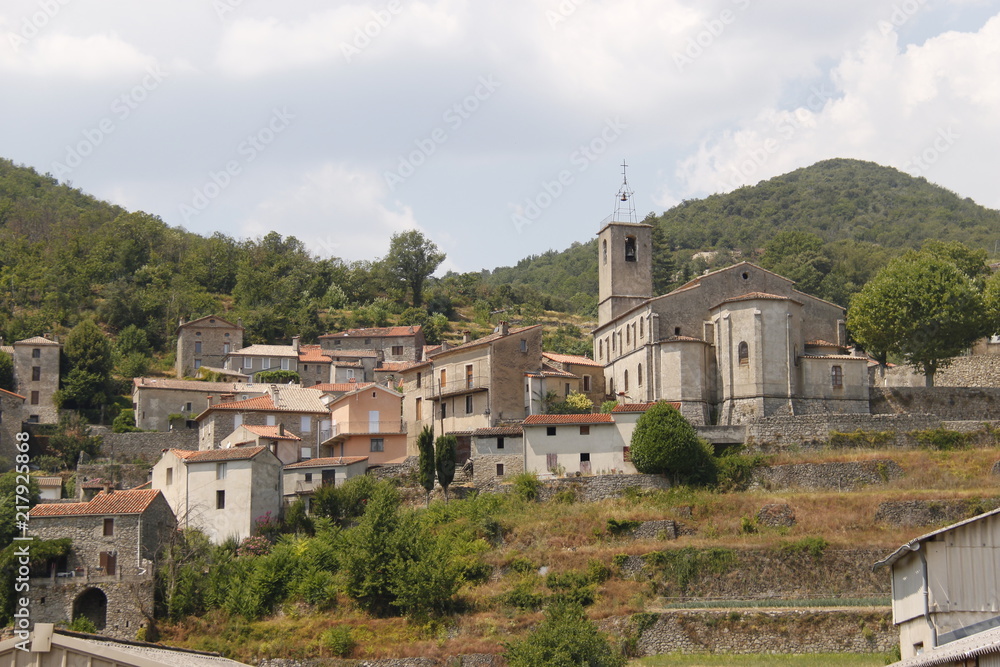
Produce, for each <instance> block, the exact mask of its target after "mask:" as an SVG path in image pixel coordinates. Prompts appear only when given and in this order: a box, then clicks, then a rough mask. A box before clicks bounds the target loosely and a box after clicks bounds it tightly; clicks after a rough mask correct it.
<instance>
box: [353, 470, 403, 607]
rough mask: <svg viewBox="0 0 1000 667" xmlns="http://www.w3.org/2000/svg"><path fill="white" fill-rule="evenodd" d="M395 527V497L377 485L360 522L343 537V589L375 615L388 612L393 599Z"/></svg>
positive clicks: (385, 486)
mask: <svg viewBox="0 0 1000 667" xmlns="http://www.w3.org/2000/svg"><path fill="white" fill-rule="evenodd" d="M399 528H400V517H399V494H398V493H397V492H396V490H395V489H394V488H393V487H392V486H391V485H389V484H379V485H378V486H377V487H376V488H375V489H374V493H372V496H371V498H370V499H369V501H368V503H367V507H366V508H365V513H364V515H363V516H362V517H361V521H359V522H358V525H357V526H355V527H354V528H351V529H350V530H349V531H347V533H346V534H345V536H344V539H345V543H346V544H345V548H344V551H343V554H342V556H341V563H342V566H343V570H344V576H345V584H344V590H345V592H346V593H347V595H348V596H350V598H351V599H352V600H354V601H355V602H357V603H358V605H359V606H360V607H361V608H362V609H364V610H365V611H368V612H371V613H373V614H376V615H379V616H385V615H387V614H389V613H390V612H392V611H393V606H394V605H393V603H394V602H395V599H396V596H395V595H394V594H393V591H392V588H393V584H394V581H393V568H392V563H393V561H394V560H395V559H396V558H397V557H398V555H399V554H398V544H397V541H398V538H399Z"/></svg>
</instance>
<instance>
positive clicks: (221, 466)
mask: <svg viewBox="0 0 1000 667" xmlns="http://www.w3.org/2000/svg"><path fill="white" fill-rule="evenodd" d="M225 478H226V464H225V463H216V464H215V479H225Z"/></svg>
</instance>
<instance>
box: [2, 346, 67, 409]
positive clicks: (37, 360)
mask: <svg viewBox="0 0 1000 667" xmlns="http://www.w3.org/2000/svg"><path fill="white" fill-rule="evenodd" d="M61 350H62V344H61V343H59V341H58V340H57V339H54V338H52V337H51V336H49V335H48V334H45V335H44V336H34V337H33V338H26V339H24V340H19V341H17V342H15V343H14V344H13V345H9V346H8V345H4V346H0V351H3V352H6V353H7V354H9V355H10V356H11V358H12V360H13V362H14V384H15V391H16V394H18V395H21V396H24V399H25V400H24V404H23V405H22V406H20V410H21V412H20V414H19V415H18V417H17V419H16V422H17V427H20V422H22V421H25V422H29V423H34V424H39V423H40V424H54V423H56V422H58V421H59V410H58V408H56V403H55V393H56V391H58V390H59V353H60V351H61Z"/></svg>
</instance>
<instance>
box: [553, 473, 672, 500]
mask: <svg viewBox="0 0 1000 667" xmlns="http://www.w3.org/2000/svg"><path fill="white" fill-rule="evenodd" d="M628 488H638V489H669V488H670V482H669V481H667V479H666V478H664V477H661V476H659V475H594V476H592V477H560V478H557V479H550V480H545V482H544V483H543V484H542V488H541V489H539V491H538V499H539V500H550V499H551V498H552V497H553V496H555V495H556V494H557V493H559V492H560V491H563V490H566V489H570V490H572V491H573V492H574V493H575V494H576V499H577V500H578V501H583V502H594V501H597V500H606V499H608V498H617V497H619V496H620V495H621V494H622V492H623V491H625V489H628Z"/></svg>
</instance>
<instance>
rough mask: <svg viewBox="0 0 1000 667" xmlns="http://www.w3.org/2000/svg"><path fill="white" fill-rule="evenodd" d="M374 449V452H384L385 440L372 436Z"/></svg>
mask: <svg viewBox="0 0 1000 667" xmlns="http://www.w3.org/2000/svg"><path fill="white" fill-rule="evenodd" d="M372 451H373V452H384V451H385V440H383V439H382V438H372Z"/></svg>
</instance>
